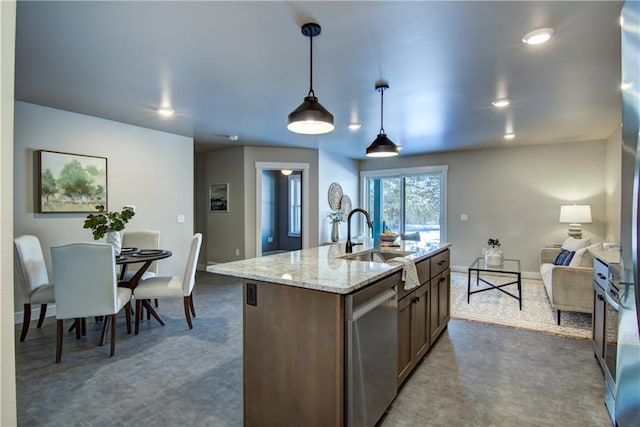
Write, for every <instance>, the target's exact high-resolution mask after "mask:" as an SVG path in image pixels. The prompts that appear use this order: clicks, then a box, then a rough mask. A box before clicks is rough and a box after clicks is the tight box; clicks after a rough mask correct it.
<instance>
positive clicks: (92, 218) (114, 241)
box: [83, 205, 136, 255]
mask: <svg viewBox="0 0 640 427" xmlns="http://www.w3.org/2000/svg"><path fill="white" fill-rule="evenodd" d="M96 209H97V210H98V213H95V214H89V215H87V219H85V220H84V226H83V228H89V229H91V231H92V233H93V238H94V240H98V239H102V238H103V237H104V236H105V235H106V236H107V243H109V244H111V245H112V246H113V248H114V250H115V254H116V255H120V249H121V246H122V241H121V240H120V231H122V230H124V227H125V225H126V224H127V222H129V220H130V219H131V218H133V216H134V215H135V214H136V213H135V212H134V211H133V209H131V208H129V207H127V206H125V207H124V208H122V211H120V212H105V210H104V205H98V206H96Z"/></svg>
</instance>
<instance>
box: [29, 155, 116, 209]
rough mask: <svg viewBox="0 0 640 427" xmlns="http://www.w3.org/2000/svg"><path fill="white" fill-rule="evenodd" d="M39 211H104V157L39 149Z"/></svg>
mask: <svg viewBox="0 0 640 427" xmlns="http://www.w3.org/2000/svg"><path fill="white" fill-rule="evenodd" d="M37 191H38V212H40V213H62V212H64V213H68V212H95V211H96V206H99V205H102V206H104V209H105V210H107V158H106V157H97V156H86V155H84V154H72V153H61V152H58V151H47V150H38V189H37Z"/></svg>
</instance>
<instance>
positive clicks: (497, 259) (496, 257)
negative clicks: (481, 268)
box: [484, 247, 504, 267]
mask: <svg viewBox="0 0 640 427" xmlns="http://www.w3.org/2000/svg"><path fill="white" fill-rule="evenodd" d="M484 263H485V264H486V265H487V266H489V267H500V266H502V264H503V263H504V254H503V252H502V249H500V248H498V247H490V248H488V249H487V250H486V251H485V253H484Z"/></svg>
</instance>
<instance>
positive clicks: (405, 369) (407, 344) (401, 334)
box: [398, 295, 413, 387]
mask: <svg viewBox="0 0 640 427" xmlns="http://www.w3.org/2000/svg"><path fill="white" fill-rule="evenodd" d="M411 298H412V295H407V296H406V297H404V298H403V299H401V300H400V301H398V387H399V386H400V384H402V382H403V381H404V380H405V378H407V376H408V375H409V372H411V368H412V367H413V351H412V349H411V329H412V323H413V316H412V307H413V302H412V299H411Z"/></svg>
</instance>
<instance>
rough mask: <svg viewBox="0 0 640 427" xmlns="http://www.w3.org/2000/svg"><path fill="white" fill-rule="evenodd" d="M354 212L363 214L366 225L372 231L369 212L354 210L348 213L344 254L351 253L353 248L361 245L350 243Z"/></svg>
mask: <svg viewBox="0 0 640 427" xmlns="http://www.w3.org/2000/svg"><path fill="white" fill-rule="evenodd" d="M356 212H360V213H362V214H364V216H365V218H366V219H367V225H368V226H369V228H370V229H371V230H373V223H372V222H371V218H369V212H367V211H365V210H364V209H362V208H355V209H353V210H352V211H351V212H349V216H347V248H346V252H347V253H348V254H350V253H352V252H353V247H354V246H357V245H361V244H362V243H353V242H352V241H351V217H352V216H353V214H354V213H356Z"/></svg>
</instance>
